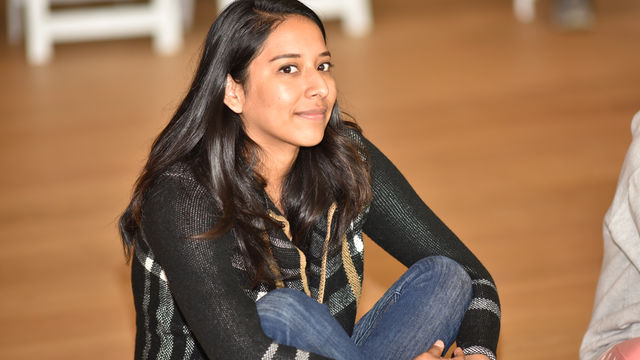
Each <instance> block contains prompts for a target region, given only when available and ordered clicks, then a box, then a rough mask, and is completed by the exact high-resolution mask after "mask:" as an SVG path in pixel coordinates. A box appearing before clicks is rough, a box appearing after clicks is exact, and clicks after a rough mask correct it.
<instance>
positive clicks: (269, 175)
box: [258, 146, 300, 214]
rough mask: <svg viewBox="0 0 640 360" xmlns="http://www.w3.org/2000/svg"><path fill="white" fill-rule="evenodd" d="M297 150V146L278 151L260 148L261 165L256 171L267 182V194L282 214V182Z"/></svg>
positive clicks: (296, 155)
mask: <svg viewBox="0 0 640 360" xmlns="http://www.w3.org/2000/svg"><path fill="white" fill-rule="evenodd" d="M283 150H284V151H283ZM299 150H300V148H299V147H297V146H296V147H291V148H289V149H279V150H278V151H269V150H268V149H264V148H263V149H262V155H261V159H260V163H261V165H260V167H259V169H258V173H260V175H262V177H263V178H264V180H265V181H266V183H267V186H266V188H265V191H266V192H267V195H268V196H269V198H271V201H273V203H274V204H275V205H276V207H277V208H278V210H280V212H281V213H282V214H284V211H283V208H282V201H281V199H282V184H283V183H284V179H285V177H286V176H287V174H288V173H289V171H290V170H291V167H292V166H293V163H294V162H295V161H296V158H297V157H298V152H299Z"/></svg>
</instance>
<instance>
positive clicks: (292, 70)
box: [280, 65, 298, 74]
mask: <svg viewBox="0 0 640 360" xmlns="http://www.w3.org/2000/svg"><path fill="white" fill-rule="evenodd" d="M280 72H282V73H285V74H292V73H295V72H298V67H297V66H295V65H286V66H283V67H281V68H280Z"/></svg>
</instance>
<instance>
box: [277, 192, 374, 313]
mask: <svg viewBox="0 0 640 360" xmlns="http://www.w3.org/2000/svg"><path fill="white" fill-rule="evenodd" d="M337 207H338V206H337V205H336V203H335V202H334V203H332V204H331V206H330V207H329V211H328V212H327V235H326V236H325V239H324V244H323V248H322V265H321V267H320V285H319V287H318V298H317V301H318V302H319V303H321V304H322V303H323V301H324V292H325V287H326V282H327V257H328V254H329V241H330V240H331V225H332V223H333V217H334V215H335V212H336V209H337ZM269 216H271V217H272V218H273V219H274V220H276V221H279V222H281V223H282V224H283V229H282V231H283V232H284V234H285V235H286V236H287V238H289V241H291V242H293V238H292V236H291V228H290V225H289V221H288V220H287V219H286V218H285V217H284V216H281V215H278V214H276V213H275V212H273V211H272V210H269ZM296 250H298V256H299V258H300V279H301V281H302V287H303V290H304V292H305V294H307V296H309V297H311V291H310V290H309V281H308V279H307V271H306V269H307V257H306V256H305V254H304V253H303V252H302V250H300V249H299V248H298V247H297V246H296ZM341 255H342V264H343V266H344V270H345V273H346V275H347V280H348V281H349V285H350V286H351V291H352V293H353V296H354V297H355V299H356V304H358V303H359V301H360V294H361V292H362V286H361V284H360V276H359V275H358V272H357V271H356V268H355V265H354V264H353V259H352V258H351V253H350V252H349V244H348V241H347V234H344V235H343V236H342V254H341ZM272 270H273V269H272ZM275 271H277V273H279V271H278V270H277V269H276V270H275ZM276 285H277V286H278V287H283V286H284V284H282V281H280V284H278V283H277V282H276Z"/></svg>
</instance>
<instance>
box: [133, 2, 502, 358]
mask: <svg viewBox="0 0 640 360" xmlns="http://www.w3.org/2000/svg"><path fill="white" fill-rule="evenodd" d="M331 66H332V65H331V54H330V52H329V51H328V50H327V48H326V42H325V33H324V28H323V26H322V23H321V22H320V20H319V19H318V17H317V16H316V14H314V13H313V12H312V11H311V10H310V9H308V8H307V7H306V6H304V5H302V4H301V3H299V2H297V1H295V0H278V1H270V0H247V1H244V0H240V1H237V2H234V3H232V4H231V5H230V6H229V7H228V8H226V9H225V10H224V11H223V12H222V13H221V14H220V16H219V17H218V19H217V20H216V21H215V22H214V24H213V25H212V27H211V30H210V31H209V34H208V37H207V40H206V44H205V47H204V51H203V55H202V60H201V62H200V65H199V68H198V70H197V72H196V75H195V79H194V81H193V84H192V86H191V89H190V91H189V92H188V94H187V96H186V97H185V99H184V101H183V102H182V104H181V105H180V107H179V108H178V111H177V112H176V114H175V115H174V117H173V118H172V119H171V121H170V122H169V124H168V125H167V127H166V128H165V129H164V130H163V131H162V133H161V134H160V135H159V136H158V138H157V139H156V141H155V143H154V144H153V147H152V150H151V154H150V155H149V159H148V162H147V164H146V165H145V168H144V170H143V172H142V174H141V176H140V178H139V179H138V181H137V184H136V188H135V191H134V194H133V197H132V200H131V203H130V204H129V206H128V208H127V209H126V211H125V213H124V214H123V215H122V218H121V232H122V236H123V239H124V244H125V249H126V251H127V254H128V255H130V254H132V255H131V257H133V258H135V259H134V260H133V265H132V285H133V291H134V298H135V305H136V311H137V329H138V330H137V334H136V354H135V357H136V358H139V359H148V358H153V359H156V358H161V359H182V358H195V359H204V358H209V359H320V358H336V359H350V360H351V359H355V360H357V359H413V358H416V357H418V358H419V359H423V360H424V359H439V358H440V356H442V352H443V351H444V350H445V348H448V347H449V346H450V345H451V344H452V343H453V342H454V340H455V341H457V344H458V346H459V347H460V348H459V349H456V351H455V357H456V358H458V359H462V358H466V359H487V358H492V359H493V358H495V355H494V354H495V349H496V345H497V339H498V332H499V314H500V309H499V302H498V296H497V293H496V289H495V286H494V283H493V280H492V279H491V277H490V275H489V274H488V272H487V271H486V270H485V269H484V267H483V266H482V265H481V264H480V262H479V261H478V260H477V259H476V258H475V257H474V256H473V254H472V253H471V252H470V251H469V250H468V249H467V248H466V247H465V246H464V245H463V244H462V243H461V242H460V241H459V240H458V238H457V237H456V236H455V235H454V234H453V233H452V232H451V231H450V230H449V229H448V228H447V227H446V226H445V225H444V224H443V223H442V222H441V221H440V220H439V219H438V218H437V217H436V216H435V215H434V214H433V213H432V212H431V211H430V210H429V208H428V207H427V206H426V205H425V204H424V203H423V202H422V201H421V200H420V198H419V197H418V196H417V195H416V194H415V192H414V191H413V190H412V189H411V187H410V186H409V184H408V183H407V182H406V180H405V179H404V178H403V177H402V175H401V174H400V173H399V172H398V170H397V169H396V168H395V167H394V166H393V165H392V164H391V163H390V162H389V160H388V159H386V158H385V157H384V155H383V154H381V153H380V151H379V150H378V149H376V148H375V147H374V146H373V145H372V144H371V143H370V142H369V141H368V140H367V139H365V138H364V137H363V136H362V134H361V133H360V131H359V129H358V127H357V126H356V125H355V124H353V123H352V122H349V121H346V120H344V119H343V118H342V115H341V113H340V109H339V107H338V104H337V102H336V87H335V82H334V80H333V77H332V75H331V71H330V69H331ZM363 231H364V232H366V233H367V234H368V235H369V236H370V237H371V238H372V239H373V240H374V241H376V242H377V243H378V244H380V245H381V246H382V247H383V248H384V249H385V250H387V251H388V252H389V253H390V254H391V255H393V256H394V257H396V258H397V259H399V260H400V261H401V262H402V263H403V264H405V265H406V266H408V267H409V269H408V270H407V272H406V273H405V274H404V275H403V276H402V277H401V278H400V280H398V282H396V283H395V284H394V285H393V286H392V287H391V288H390V289H389V291H387V293H386V294H385V295H384V296H383V297H382V299H380V301H378V303H377V304H376V305H375V306H374V307H373V308H372V309H371V311H369V312H368V313H367V314H366V315H365V316H363V318H362V319H360V320H359V321H358V323H357V324H355V315H356V307H357V304H358V300H359V296H360V290H361V286H362V278H363V242H362V232H363ZM132 249H133V252H132V253H131V250H132ZM436 255H438V256H436ZM463 351H464V353H463ZM465 356H466V357H465Z"/></svg>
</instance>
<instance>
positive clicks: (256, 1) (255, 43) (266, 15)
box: [120, 0, 371, 282]
mask: <svg viewBox="0 0 640 360" xmlns="http://www.w3.org/2000/svg"><path fill="white" fill-rule="evenodd" d="M290 15H300V16H304V17H306V18H308V19H310V20H312V21H313V22H314V23H315V24H317V25H318V28H320V30H321V31H322V35H323V37H324V38H325V41H326V34H325V30H324V26H323V25H322V22H321V21H320V19H319V18H318V16H317V15H316V14H315V13H314V12H313V11H312V10H311V9H309V8H308V7H306V6H305V5H303V4H302V3H300V2H298V1H296V0H237V1H235V2H233V3H231V4H230V5H229V6H228V7H227V8H226V9H225V10H224V11H223V12H222V13H221V14H220V15H219V17H218V18H217V19H216V21H215V22H214V23H213V25H212V26H211V29H210V30H209V34H208V35H207V39H206V42H205V45H204V50H203V53H202V58H201V61H200V64H199V66H198V70H197V71H196V74H195V77H194V80H193V83H192V84H191V88H190V90H189V92H188V93H187V95H186V97H185V99H184V100H183V102H182V104H181V105H180V106H179V108H178V110H177V111H176V113H175V115H174V116H173V118H172V119H171V121H170V122H169V124H168V125H167V126H166V127H165V128H164V130H162V132H161V133H160V135H159V136H158V137H157V138H156V140H155V142H154V143H153V146H152V148H151V153H150V155H149V158H148V160H147V163H146V165H145V167H144V169H143V170H142V173H141V174H140V177H139V178H138V180H137V182H136V185H135V190H134V192H133V196H132V199H131V202H130V203H129V205H128V207H127V209H126V210H125V211H124V213H123V214H122V217H121V218H120V233H121V236H122V239H123V245H124V249H125V255H126V257H127V259H128V260H130V259H131V255H132V249H133V247H134V245H135V241H136V239H137V238H138V237H139V234H140V227H141V219H142V202H143V198H144V195H145V192H146V190H147V189H149V187H150V186H151V185H152V184H153V182H154V181H155V179H157V177H158V176H159V175H160V174H162V173H163V172H164V171H166V170H167V169H168V168H169V167H170V166H171V165H173V164H175V163H176V162H181V163H184V164H186V165H187V166H188V167H189V168H190V169H191V171H192V172H193V173H194V175H195V177H196V178H197V180H198V181H199V182H200V183H201V184H202V185H203V186H204V187H206V188H207V189H208V191H209V192H210V194H211V196H212V198H213V200H214V202H215V204H216V207H217V209H218V210H219V211H220V213H219V214H214V215H216V216H217V218H218V221H217V223H216V225H215V226H214V228H213V229H211V230H210V231H208V232H207V233H205V234H201V235H199V236H198V237H202V238H207V239H215V238H217V237H219V236H221V235H223V234H225V233H227V232H229V231H232V232H233V234H234V236H235V237H236V239H237V240H238V241H237V245H238V249H239V250H240V253H241V254H242V256H243V258H244V261H245V265H246V267H247V269H248V272H249V275H250V277H251V278H252V280H253V281H254V282H258V281H267V282H273V280H275V277H276V274H274V273H273V272H272V271H271V270H270V268H271V267H273V265H274V259H273V257H272V256H271V255H270V251H269V248H268V246H269V245H268V244H266V243H265V242H264V241H263V236H264V234H265V231H267V230H269V229H274V228H276V227H281V226H282V224H280V223H278V222H276V221H274V220H273V219H272V218H271V217H270V216H269V215H268V213H267V206H268V205H267V204H266V198H265V190H264V187H265V186H266V182H265V180H264V178H263V177H262V176H260V174H258V173H257V172H256V171H255V166H256V159H258V158H259V156H257V154H258V152H259V151H260V148H259V146H258V145H257V144H256V143H254V142H253V141H252V140H251V139H249V137H248V136H247V135H246V134H245V131H244V127H243V123H242V120H241V118H240V116H239V115H238V114H236V113H234V112H233V111H231V110H230V109H229V108H228V107H227V106H226V105H225V104H224V102H223V99H224V94H225V83H226V76H227V74H230V75H231V77H232V78H233V79H234V80H235V81H236V82H238V83H240V84H244V83H246V81H247V69H248V66H249V64H250V63H251V61H252V60H253V59H254V57H255V56H256V55H257V54H258V52H259V51H260V49H261V47H262V44H263V43H264V41H265V40H266V38H267V36H268V35H269V34H270V33H271V32H272V31H273V29H274V28H275V27H277V26H278V25H279V24H280V23H281V22H282V21H284V20H285V18H286V17H287V16H290ZM355 131H359V128H358V127H357V125H356V124H355V123H353V122H351V121H345V120H344V119H343V118H342V115H341V112H340V109H339V107H338V104H337V102H336V104H335V106H334V108H333V109H332V113H331V118H330V120H329V124H328V125H327V128H326V130H325V134H324V138H323V140H322V141H321V142H320V144H318V145H316V146H313V147H309V148H301V149H300V151H299V153H298V157H297V158H296V160H295V162H294V164H293V166H292V168H291V170H290V171H289V173H288V175H287V176H286V178H285V180H284V183H283V188H282V199H281V204H282V207H283V210H284V212H285V214H284V215H285V216H286V217H287V219H288V221H289V224H290V230H291V234H292V238H293V241H294V243H295V244H296V245H297V246H299V247H300V248H301V249H302V250H303V251H305V250H306V249H308V245H309V244H308V243H309V239H310V237H311V231H312V230H313V228H314V227H315V226H316V225H317V224H318V223H319V222H320V221H321V220H322V218H323V217H324V216H325V215H326V212H327V210H328V209H329V207H330V206H331V204H332V203H334V202H335V203H336V204H337V211H336V212H335V215H334V224H333V226H332V227H331V228H332V231H331V237H330V241H331V242H332V243H335V242H338V241H340V240H341V237H342V236H343V234H344V233H345V232H346V230H347V227H348V225H349V223H350V222H351V221H352V220H353V219H355V217H356V216H357V215H358V214H359V213H360V212H361V211H363V209H364V207H365V206H366V205H367V204H368V202H369V201H370V199H371V186H370V180H369V170H368V168H367V165H366V164H365V162H364V161H363V160H362V155H363V154H364V153H365V151H364V149H362V148H361V146H360V145H358V142H357V141H354V140H353V133H354V132H355ZM334 248H335V247H334Z"/></svg>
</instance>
